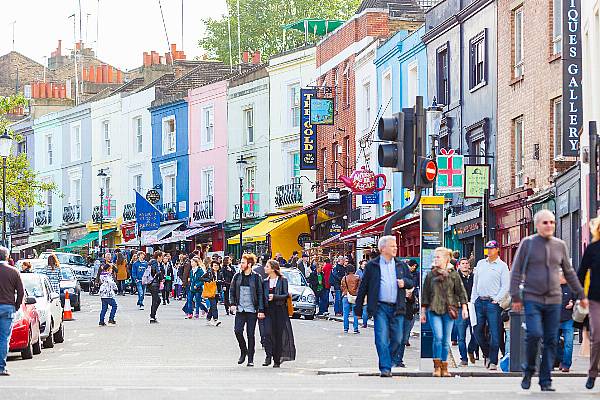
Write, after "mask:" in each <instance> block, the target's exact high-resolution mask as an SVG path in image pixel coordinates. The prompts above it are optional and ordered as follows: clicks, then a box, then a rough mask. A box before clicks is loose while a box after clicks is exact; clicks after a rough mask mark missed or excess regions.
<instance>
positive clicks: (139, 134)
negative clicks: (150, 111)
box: [133, 115, 144, 154]
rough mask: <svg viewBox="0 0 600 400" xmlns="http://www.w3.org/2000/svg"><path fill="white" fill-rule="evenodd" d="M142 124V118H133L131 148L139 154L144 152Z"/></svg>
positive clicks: (139, 116)
mask: <svg viewBox="0 0 600 400" xmlns="http://www.w3.org/2000/svg"><path fill="white" fill-rule="evenodd" d="M143 124H144V122H143V120H142V116H141V115H138V116H137V117H135V118H133V147H134V149H135V152H136V153H138V154H140V153H143V152H144V125H143Z"/></svg>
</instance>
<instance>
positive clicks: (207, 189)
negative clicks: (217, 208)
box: [200, 167, 215, 200]
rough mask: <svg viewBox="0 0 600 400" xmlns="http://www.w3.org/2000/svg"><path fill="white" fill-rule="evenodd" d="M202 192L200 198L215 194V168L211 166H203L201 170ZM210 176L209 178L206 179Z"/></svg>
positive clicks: (205, 198) (203, 198)
mask: <svg viewBox="0 0 600 400" xmlns="http://www.w3.org/2000/svg"><path fill="white" fill-rule="evenodd" d="M201 176H202V182H201V184H202V186H201V187H202V193H201V195H200V198H201V199H202V200H208V198H209V197H210V196H213V197H214V195H215V169H214V168H213V167H210V168H204V169H203V170H202V175H201ZM209 177H210V179H208V178H209Z"/></svg>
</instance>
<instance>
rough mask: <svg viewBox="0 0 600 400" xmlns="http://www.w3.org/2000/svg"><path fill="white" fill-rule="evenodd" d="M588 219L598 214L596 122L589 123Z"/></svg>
mask: <svg viewBox="0 0 600 400" xmlns="http://www.w3.org/2000/svg"><path fill="white" fill-rule="evenodd" d="M589 135H590V178H589V179H590V219H592V218H596V216H597V214H598V129H597V126H596V121H590V125H589Z"/></svg>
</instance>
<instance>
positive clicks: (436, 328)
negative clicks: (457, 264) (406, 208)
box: [421, 247, 469, 377]
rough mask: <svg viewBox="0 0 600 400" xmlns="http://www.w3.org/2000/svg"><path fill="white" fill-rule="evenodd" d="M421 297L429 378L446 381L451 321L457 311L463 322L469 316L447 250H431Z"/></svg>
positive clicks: (463, 289) (463, 294) (464, 294)
mask: <svg viewBox="0 0 600 400" xmlns="http://www.w3.org/2000/svg"><path fill="white" fill-rule="evenodd" d="M421 296H422V302H421V323H423V324H424V323H426V322H427V320H429V325H430V326H431V329H432V331H433V365H434V371H433V376H435V377H440V376H444V377H450V376H452V375H450V373H449V372H448V361H447V360H448V352H449V349H450V335H451V334H452V327H453V326H454V320H456V319H457V318H458V313H459V312H461V308H462V317H463V319H467V318H469V312H468V309H467V301H468V300H467V292H466V291H465V288H464V286H463V284H462V281H461V279H460V277H459V276H458V272H456V270H455V269H454V266H453V265H452V264H451V263H450V254H449V253H448V249H446V248H444V247H438V248H437V249H435V251H434V255H433V265H432V268H431V271H430V272H428V273H427V276H426V277H425V283H424V284H423V289H422V294H421Z"/></svg>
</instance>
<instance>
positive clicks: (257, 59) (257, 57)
mask: <svg viewBox="0 0 600 400" xmlns="http://www.w3.org/2000/svg"><path fill="white" fill-rule="evenodd" d="M252 64H254V65H258V64H260V51H258V50H256V51H255V52H254V54H253V55H252Z"/></svg>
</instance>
